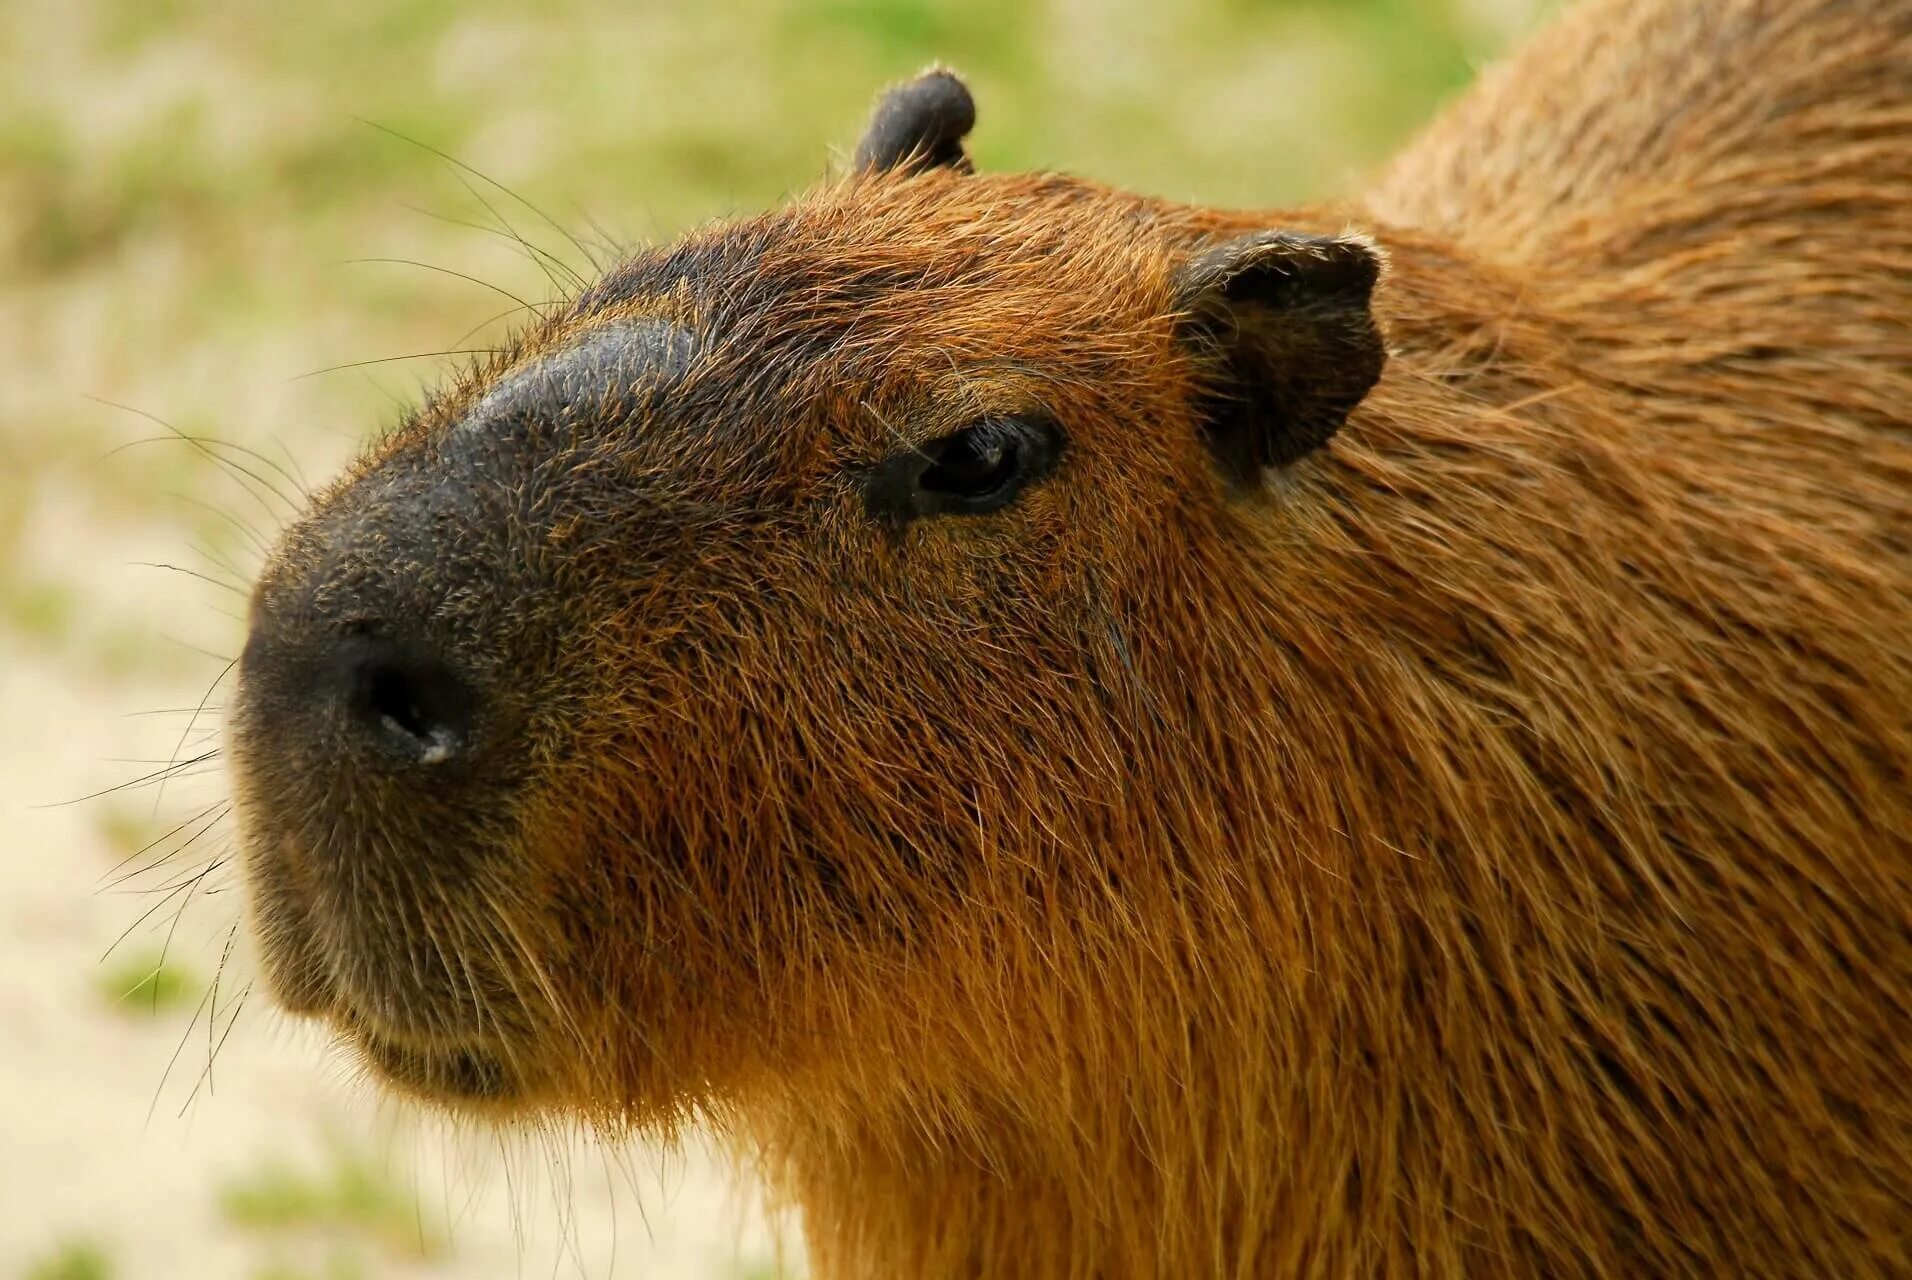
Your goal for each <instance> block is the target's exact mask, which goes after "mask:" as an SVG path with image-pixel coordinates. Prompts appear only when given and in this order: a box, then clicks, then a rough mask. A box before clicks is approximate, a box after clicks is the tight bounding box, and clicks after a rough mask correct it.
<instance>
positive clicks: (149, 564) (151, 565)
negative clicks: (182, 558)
mask: <svg viewBox="0 0 1912 1280" xmlns="http://www.w3.org/2000/svg"><path fill="white" fill-rule="evenodd" d="M127 563H128V564H130V565H134V566H136V567H138V568H141V569H168V570H171V571H172V572H173V573H183V574H185V575H186V576H187V577H188V578H197V579H199V580H200V581H201V582H210V583H211V584H212V585H213V586H215V587H218V588H219V589H220V590H221V591H230V592H232V593H234V594H235V595H244V594H246V593H245V592H244V591H242V590H240V589H239V588H238V587H235V586H234V585H233V584H232V583H230V582H224V581H221V580H220V579H218V578H215V577H213V576H212V575H211V574H207V573H200V572H199V571H198V570H197V569H187V568H184V567H183V566H180V565H176V564H166V563H164V562H162V561H158V560H129V561H127Z"/></svg>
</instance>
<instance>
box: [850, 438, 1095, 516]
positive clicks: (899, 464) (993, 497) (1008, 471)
mask: <svg viewBox="0 0 1912 1280" xmlns="http://www.w3.org/2000/svg"><path fill="white" fill-rule="evenodd" d="M1062 439H1063V437H1062V431H1061V428H1059V427H1058V426H1057V425H1056V424H1055V423H1054V422H1053V421H1052V420H1050V419H1048V418H1038V417H1024V418H985V419H983V420H982V421H981V422H978V423H976V424H974V425H973V426H968V427H964V428H963V429H962V430H961V431H953V432H951V433H950V434H949V435H946V436H941V437H939V438H937V439H935V440H931V441H929V442H928V443H927V444H924V445H921V446H919V447H916V448H911V449H908V450H904V451H900V452H898V453H895V454H892V455H891V456H890V457H888V458H886V459H884V460H883V461H882V462H881V463H879V464H878V465H877V467H876V468H875V470H873V471H872V472H871V473H870V475H869V477H868V479H867V480H866V482H865V487H864V497H865V500H866V503H867V505H868V507H869V511H870V514H871V515H875V516H880V517H883V518H886V519H890V520H895V521H897V522H899V523H900V522H901V521H904V520H908V519H911V518H912V517H915V516H931V515H983V514H985V513H987V512H991V511H998V510H1001V509H1002V508H1003V507H1006V506H1008V505H1009V504H1010V503H1011V502H1014V501H1015V500H1016V497H1017V495H1018V494H1020V493H1021V492H1022V491H1023V490H1024V489H1026V488H1028V487H1029V486H1030V485H1032V484H1034V483H1035V482H1036V481H1038V480H1041V479H1043V478H1044V477H1045V476H1047V475H1049V474H1050V473H1051V472H1053V471H1054V470H1055V469H1056V463H1057V462H1058V461H1059V460H1060V459H1061V456H1062Z"/></svg>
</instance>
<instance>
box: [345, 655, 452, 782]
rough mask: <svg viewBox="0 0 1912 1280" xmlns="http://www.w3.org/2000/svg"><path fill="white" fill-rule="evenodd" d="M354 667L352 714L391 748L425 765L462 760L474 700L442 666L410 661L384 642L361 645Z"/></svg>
mask: <svg viewBox="0 0 1912 1280" xmlns="http://www.w3.org/2000/svg"><path fill="white" fill-rule="evenodd" d="M359 645H361V646H363V647H362V649H361V651H360V652H359V653H358V654H357V655H356V660H355V661H354V662H353V663H352V664H351V671H352V689H351V694H350V698H351V704H352V706H351V709H352V712H353V713H354V715H355V716H356V718H357V719H358V720H359V721H360V722H361V723H362V724H363V725H364V726H365V727H366V728H367V729H369V730H371V731H372V732H373V733H374V734H375V735H376V736H377V737H378V738H379V739H381V740H382V741H383V742H384V743H386V745H388V746H389V747H392V748H394V749H396V750H398V751H400V752H402V753H403V754H405V755H406V756H408V757H410V758H411V759H413V760H416V761H417V762H418V763H420V764H442V763H443V762H445V761H447V760H450V759H451V758H452V757H454V756H457V755H460V754H462V753H463V752H464V751H465V750H466V748H467V746H468V743H469V739H470V734H471V713H472V703H473V698H472V695H471V692H470V689H469V688H468V686H467V685H466V684H465V683H464V681H462V680H460V679H459V678H458V677H457V676H455V675H453V674H452V673H451V672H450V671H449V670H447V669H446V668H445V667H444V665H443V664H441V663H438V662H435V661H432V660H430V659H422V658H418V657H415V656H412V655H408V654H405V653H403V652H402V651H400V650H399V649H398V648H397V647H395V646H393V645H391V644H390V643H388V642H385V641H381V640H361V641H359Z"/></svg>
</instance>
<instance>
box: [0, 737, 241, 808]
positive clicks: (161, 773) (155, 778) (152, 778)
mask: <svg viewBox="0 0 1912 1280" xmlns="http://www.w3.org/2000/svg"><path fill="white" fill-rule="evenodd" d="M218 754H219V752H217V751H207V752H205V753H204V754H201V755H197V756H193V757H192V758H191V759H187V760H180V761H177V762H175V763H173V764H169V765H167V766H166V767H165V768H164V769H157V770H155V771H153V772H152V773H148V774H144V775H142V776H140V777H137V778H130V779H128V780H127V781H125V782H121V783H116V784H114V785H113V786H110V787H102V788H101V789H100V790H98V791H94V792H90V793H89V794H87V795H83V796H75V797H74V798H73V799H71V800H54V801H51V802H49V803H47V804H35V805H28V806H27V807H28V808H29V809H64V808H66V807H68V806H70V805H76V804H85V803H86V802H87V801H88V800H97V799H99V798H100V797H101V796H110V795H112V794H113V793H114V792H117V791H128V790H131V789H133V788H135V787H143V786H149V785H151V784H153V783H155V782H164V781H165V780H166V777H167V775H169V774H173V773H178V772H179V771H180V770H182V769H189V768H191V767H192V766H194V765H198V764H204V763H206V762H207V761H208V760H211V759H213V758H215V757H216V756H218Z"/></svg>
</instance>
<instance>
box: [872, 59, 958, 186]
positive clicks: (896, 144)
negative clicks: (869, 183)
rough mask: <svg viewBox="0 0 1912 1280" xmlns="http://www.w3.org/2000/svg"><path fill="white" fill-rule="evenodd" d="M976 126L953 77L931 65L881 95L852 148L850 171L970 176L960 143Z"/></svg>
mask: <svg viewBox="0 0 1912 1280" xmlns="http://www.w3.org/2000/svg"><path fill="white" fill-rule="evenodd" d="M975 125H976V102H975V100H974V99H973V98H971V97H970V96H969V89H968V87H967V86H965V85H964V84H963V82H962V81H961V80H959V79H957V78H956V76H955V75H954V74H953V73H951V72H949V71H945V70H943V69H942V68H941V67H937V68H935V69H933V70H930V71H925V72H924V73H923V74H922V75H920V76H918V77H916V79H914V80H912V81H910V82H909V83H908V84H901V85H898V86H897V87H896V88H894V89H891V90H890V91H889V92H888V93H886V94H884V95H883V98H882V100H881V101H880V102H878V103H877V104H876V111H875V112H874V113H873V114H872V115H871V117H870V125H869V128H867V129H865V130H864V131H863V141H861V142H859V143H858V144H857V147H856V168H857V169H858V170H860V171H863V172H867V173H875V172H879V171H882V170H886V169H900V170H902V171H903V172H905V173H920V172H922V171H923V170H925V169H936V168H950V169H955V170H956V171H958V172H959V173H968V172H970V169H971V166H970V163H969V157H968V156H966V155H964V154H963V139H964V138H965V137H967V136H969V131H970V130H971V129H973V128H974V127H975Z"/></svg>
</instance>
